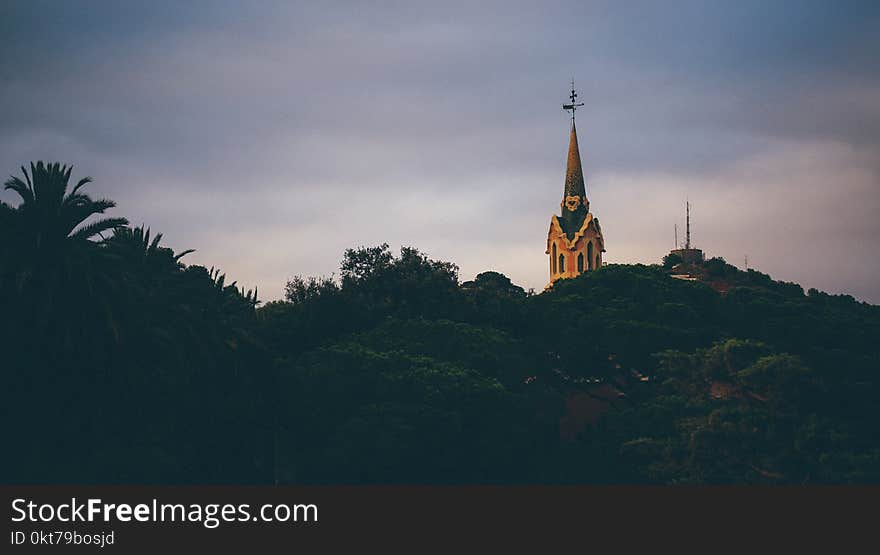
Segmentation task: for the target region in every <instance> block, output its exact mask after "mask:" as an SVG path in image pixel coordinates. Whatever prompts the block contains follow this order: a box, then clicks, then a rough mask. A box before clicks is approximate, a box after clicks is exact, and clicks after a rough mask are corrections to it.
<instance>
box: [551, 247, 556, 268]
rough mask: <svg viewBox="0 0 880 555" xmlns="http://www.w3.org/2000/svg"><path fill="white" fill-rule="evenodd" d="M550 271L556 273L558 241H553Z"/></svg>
mask: <svg viewBox="0 0 880 555" xmlns="http://www.w3.org/2000/svg"><path fill="white" fill-rule="evenodd" d="M550 273H551V274H555V273H556V243H553V254H551V255H550Z"/></svg>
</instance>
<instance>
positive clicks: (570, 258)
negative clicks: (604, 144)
mask: <svg viewBox="0 0 880 555" xmlns="http://www.w3.org/2000/svg"><path fill="white" fill-rule="evenodd" d="M569 98H571V104H563V105H562V108H563V109H564V110H568V111H570V112H571V133H570V135H569V139H568V161H567V164H566V168H565V190H564V194H563V197H562V203H561V204H560V208H561V213H560V215H559V216H553V217H551V218H550V231H549V232H548V233H547V251H546V254H547V255H548V256H549V257H550V283H549V285H548V287H549V286H551V285H553V283H554V282H555V281H556V280H557V279H561V278H569V277H575V276H578V275H580V274H582V273H584V272H590V271H593V270H597V269H599V268H601V267H602V253H604V252H605V240H604V238H603V237H602V228H601V227H599V220H598V219H596V218H594V217H593V214H592V213H591V212H590V201H589V200H588V199H587V191H586V187H585V186H584V171H583V167H582V166H581V154H580V150H579V149H578V141H577V129H576V127H575V121H574V113H575V111H576V110H577V108H578V107H579V106H583V105H584V103H583V102H580V103H578V102H576V101H577V93H576V92H575V90H574V82H572V84H571V95H570V96H569Z"/></svg>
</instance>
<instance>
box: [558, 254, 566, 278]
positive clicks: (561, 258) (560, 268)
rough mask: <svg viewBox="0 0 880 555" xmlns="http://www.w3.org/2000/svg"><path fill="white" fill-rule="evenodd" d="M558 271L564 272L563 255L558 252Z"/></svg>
mask: <svg viewBox="0 0 880 555" xmlns="http://www.w3.org/2000/svg"><path fill="white" fill-rule="evenodd" d="M559 273H560V274H563V273H565V255H564V254H562V253H560V254H559Z"/></svg>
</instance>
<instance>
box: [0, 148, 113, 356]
mask: <svg viewBox="0 0 880 555" xmlns="http://www.w3.org/2000/svg"><path fill="white" fill-rule="evenodd" d="M72 170H73V166H66V165H65V166H62V165H61V164H59V163H57V162H55V163H50V164H44V163H43V162H42V161H40V162H37V163H36V164H35V163H33V162H31V165H30V172H28V170H27V169H25V168H24V167H23V166H22V168H21V171H22V174H23V177H24V179H22V178H19V177H14V176H13V177H10V178H9V179H8V180H7V181H6V183H5V188H6V189H7V190H11V191H14V192H15V193H17V194H18V196H19V197H20V198H21V202H20V203H19V204H18V205H17V206H10V205H5V207H0V235H2V238H0V290H3V291H5V293H4V298H5V297H8V298H5V301H9V302H5V303H4V304H11V303H14V304H15V305H17V307H18V309H19V310H20V314H19V316H20V318H26V319H29V320H31V321H32V322H33V323H34V325H37V326H38V327H37V328H35V329H39V330H41V331H42V330H44V329H46V328H47V327H49V326H51V325H56V326H57V327H60V328H66V329H64V337H65V339H67V338H69V337H71V336H72V333H71V332H74V331H75V330H77V329H78V327H79V324H78V323H76V322H75V321H76V320H82V319H83V318H86V317H87V315H86V314H85V312H84V310H85V309H84V307H97V308H96V310H100V311H102V312H103V313H106V314H108V315H109V313H110V310H109V308H108V306H109V302H108V299H107V292H108V290H109V289H110V288H112V285H113V281H114V280H113V278H112V274H113V272H114V271H115V270H114V264H113V261H112V259H111V257H110V256H109V253H107V251H106V249H103V248H98V247H99V245H98V244H96V242H95V241H93V240H92V239H94V238H95V237H101V239H102V241H101V242H103V239H104V237H103V236H102V235H101V234H102V233H104V232H107V231H109V230H115V229H118V228H120V227H122V226H125V225H126V224H127V223H128V220H126V219H125V218H100V219H97V220H93V221H91V222H89V221H88V220H89V219H90V218H92V217H93V216H97V215H100V214H103V213H104V212H105V211H106V210H108V209H110V208H113V207H114V206H116V203H115V202H113V201H112V200H108V199H98V200H95V199H92V198H91V197H90V196H88V195H87V194H85V193H84V192H83V187H85V185H86V184H88V183H89V182H91V178H88V177H86V178H83V179H80V180H79V181H78V182H77V183H76V185H75V186H73V187H72V188H70V187H69V184H70V174H71V171H72ZM0 300H4V299H0ZM10 308H11V307H10ZM62 320H64V323H63V324H62V322H61V321H62ZM107 320H108V321H109V320H110V318H109V316H108V317H107Z"/></svg>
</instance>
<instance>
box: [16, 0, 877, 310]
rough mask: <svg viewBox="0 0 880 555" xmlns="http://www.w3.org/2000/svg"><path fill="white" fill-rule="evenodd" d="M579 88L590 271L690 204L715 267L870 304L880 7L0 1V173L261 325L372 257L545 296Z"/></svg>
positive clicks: (653, 246) (662, 238)
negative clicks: (592, 237) (216, 287)
mask: <svg viewBox="0 0 880 555" xmlns="http://www.w3.org/2000/svg"><path fill="white" fill-rule="evenodd" d="M572 76H573V77H574V79H575V81H576V85H577V87H578V89H579V91H580V100H582V101H583V102H584V103H585V106H584V107H583V109H581V110H580V111H578V132H579V142H580V147H581V158H582V160H583V164H584V173H585V175H586V179H587V194H588V196H589V198H590V201H591V208H592V212H593V214H594V215H595V216H596V217H597V218H599V220H600V221H601V223H602V229H603V231H604V233H605V240H606V247H607V249H608V250H607V253H606V256H605V259H606V260H607V261H608V262H612V263H615V262H624V263H629V262H645V263H653V262H659V260H660V259H661V257H662V256H663V255H664V254H665V253H666V252H668V250H669V249H670V248H672V247H673V225H674V224H675V223H678V224H679V226H680V227H681V226H683V224H684V203H685V199H686V198H690V200H691V202H692V205H693V208H692V228H693V240H694V243H696V246H698V247H701V248H703V249H704V250H705V251H706V253H707V254H708V255H716V256H723V257H724V258H726V259H727V260H728V261H729V262H731V263H733V264H736V265H738V266H742V265H743V261H744V257H745V256H746V255H748V259H749V265H750V266H751V267H754V268H756V269H759V270H761V271H764V272H767V273H769V274H770V275H772V276H773V277H774V278H776V279H782V280H787V281H796V282H799V283H801V284H802V285H803V286H804V287H805V288H808V287H817V288H819V289H822V290H826V291H829V292H833V293H848V294H852V295H854V296H856V297H857V298H859V299H862V300H866V301H870V302H873V303H880V279H878V278H880V241H878V237H880V217H878V214H880V2H841V1H827V2H808V1H798V2H783V1H773V2H768V1H766V0H761V1H756V2H747V1H746V2H743V1H740V2H729V1H723V2H722V1H719V2H659V1H654V2H644V3H640V2H620V1H614V2H584V1H579V2H570V3H552V2H546V1H544V2H529V3H526V2H499V3H492V2H474V1H472V0H471V1H467V2H462V3H460V4H457V3H455V2H448V1H443V2H436V1H435V2H426V3H418V2H400V3H397V2H351V3H348V2H345V3H343V2H313V3H307V4H298V3H293V2H282V3H278V4H274V3H270V2H251V3H246V2H200V3H188V2H178V1H175V2H159V1H155V0H151V1H150V2H115V1H112V2H61V1H56V2H38V1H34V0H28V1H24V2H9V1H6V2H3V3H2V4H0V172H2V173H3V174H5V175H8V174H11V173H17V171H18V170H17V168H18V166H20V165H21V164H23V163H27V162H28V161H30V160H38V159H43V160H47V161H48V160H58V161H62V162H67V163H73V164H74V165H75V170H74V176H76V177H77V178H78V177H81V176H85V175H91V176H92V177H94V179H95V183H94V184H93V185H92V186H90V187H91V192H92V194H93V196H107V197H110V198H112V199H114V200H116V201H117V203H118V207H117V208H116V209H114V211H113V215H121V216H125V217H127V218H129V219H130V220H131V221H132V223H134V224H141V223H144V224H146V225H147V226H150V227H152V228H153V230H154V231H160V232H162V233H164V235H165V240H164V243H165V244H166V245H167V246H170V247H173V248H174V249H175V250H183V249H186V248H195V249H197V252H196V253H195V254H192V255H189V256H187V257H186V259H185V260H186V261H187V262H189V263H198V264H204V265H206V266H209V267H210V266H217V267H220V268H221V269H222V270H224V271H225V272H226V273H227V274H228V279H235V280H238V282H239V284H242V285H245V286H247V287H253V286H259V289H260V291H261V298H262V299H272V298H278V297H280V296H281V295H282V291H283V287H284V283H285V281H286V279H287V278H288V277H290V276H292V275H295V274H302V275H330V274H332V273H333V272H335V271H337V268H338V265H339V261H340V258H341V256H342V253H343V251H344V249H345V248H347V247H352V246H359V245H367V246H369V245H376V244H379V243H382V242H388V243H390V244H391V245H392V247H394V248H397V247H399V246H400V245H402V244H403V245H412V246H415V247H417V248H419V249H420V250H422V251H424V252H425V253H427V254H428V255H430V256H431V257H433V258H439V259H443V260H449V261H453V262H456V263H457V264H459V266H460V267H461V277H462V279H471V278H472V277H473V276H474V275H475V274H476V273H479V272H481V271H485V270H496V271H499V272H503V273H505V274H507V275H508V276H510V277H511V278H512V279H513V280H514V282H516V283H518V284H520V285H522V286H524V287H534V288H536V289H539V290H540V289H541V288H542V287H543V286H544V285H545V284H546V282H547V280H548V263H547V261H546V255H545V254H544V248H545V241H546V234H547V229H548V226H549V222H550V216H551V215H552V214H554V213H556V212H558V210H559V202H560V200H561V198H562V190H563V180H564V172H565V167H564V166H565V156H566V149H567V146H568V116H567V115H566V113H565V112H563V111H562V109H561V106H560V105H561V103H562V102H563V101H564V100H566V95H567V94H568V82H569V80H570V79H571V78H572ZM13 198H14V197H12V196H11V195H10V194H9V193H7V192H3V193H0V199H3V200H6V201H7V202H8V201H12V200H13Z"/></svg>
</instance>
